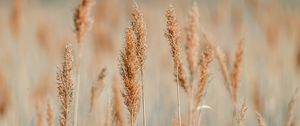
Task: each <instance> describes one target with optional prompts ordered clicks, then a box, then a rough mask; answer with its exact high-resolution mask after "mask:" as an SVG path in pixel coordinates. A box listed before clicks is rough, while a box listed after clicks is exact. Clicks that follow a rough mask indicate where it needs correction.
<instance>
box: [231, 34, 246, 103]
mask: <svg viewBox="0 0 300 126" xmlns="http://www.w3.org/2000/svg"><path fill="white" fill-rule="evenodd" d="M243 44H244V39H242V40H241V41H240V42H239V44H238V49H237V51H236V55H235V58H236V59H235V62H234V66H233V70H232V87H233V100H234V104H236V102H237V97H238V88H239V85H240V84H239V81H240V76H241V64H242V58H243V54H244V45H243Z"/></svg>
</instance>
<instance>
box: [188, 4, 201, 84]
mask: <svg viewBox="0 0 300 126" xmlns="http://www.w3.org/2000/svg"><path fill="white" fill-rule="evenodd" d="M199 18H200V14H199V9H198V6H197V4H196V3H195V4H194V6H193V8H192V10H191V11H190V13H189V16H188V22H187V23H188V25H187V27H186V29H185V30H186V34H187V35H186V45H185V53H186V60H187V62H188V68H189V72H190V76H191V78H193V77H194V73H195V70H196V67H197V64H198V60H197V59H198V50H199V33H200V32H199V30H200V29H199V28H200V24H199Z"/></svg>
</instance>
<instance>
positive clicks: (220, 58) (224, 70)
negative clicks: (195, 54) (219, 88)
mask: <svg viewBox="0 0 300 126" xmlns="http://www.w3.org/2000/svg"><path fill="white" fill-rule="evenodd" d="M215 54H216V58H217V61H218V63H219V65H220V66H221V72H222V75H223V78H224V81H225V83H224V84H225V88H226V91H227V93H228V94H229V96H230V98H232V87H231V78H230V76H229V72H228V68H227V64H226V62H225V55H224V53H223V52H222V51H221V49H220V48H219V47H216V48H215ZM232 100H233V99H232Z"/></svg>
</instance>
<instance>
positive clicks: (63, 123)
mask: <svg viewBox="0 0 300 126" xmlns="http://www.w3.org/2000/svg"><path fill="white" fill-rule="evenodd" d="M72 72H73V55H72V47H71V44H68V45H67V46H66V48H65V52H64V62H63V63H62V69H60V70H59V72H58V73H57V84H58V96H59V99H60V103H61V110H60V119H59V122H60V126H69V125H70V122H69V119H70V116H71V115H70V114H71V105H72V100H73V80H72Z"/></svg>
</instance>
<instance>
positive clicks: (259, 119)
mask: <svg viewBox="0 0 300 126" xmlns="http://www.w3.org/2000/svg"><path fill="white" fill-rule="evenodd" d="M256 119H257V123H258V126H267V125H266V123H265V121H264V118H263V117H262V115H261V114H260V113H258V112H256Z"/></svg>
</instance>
